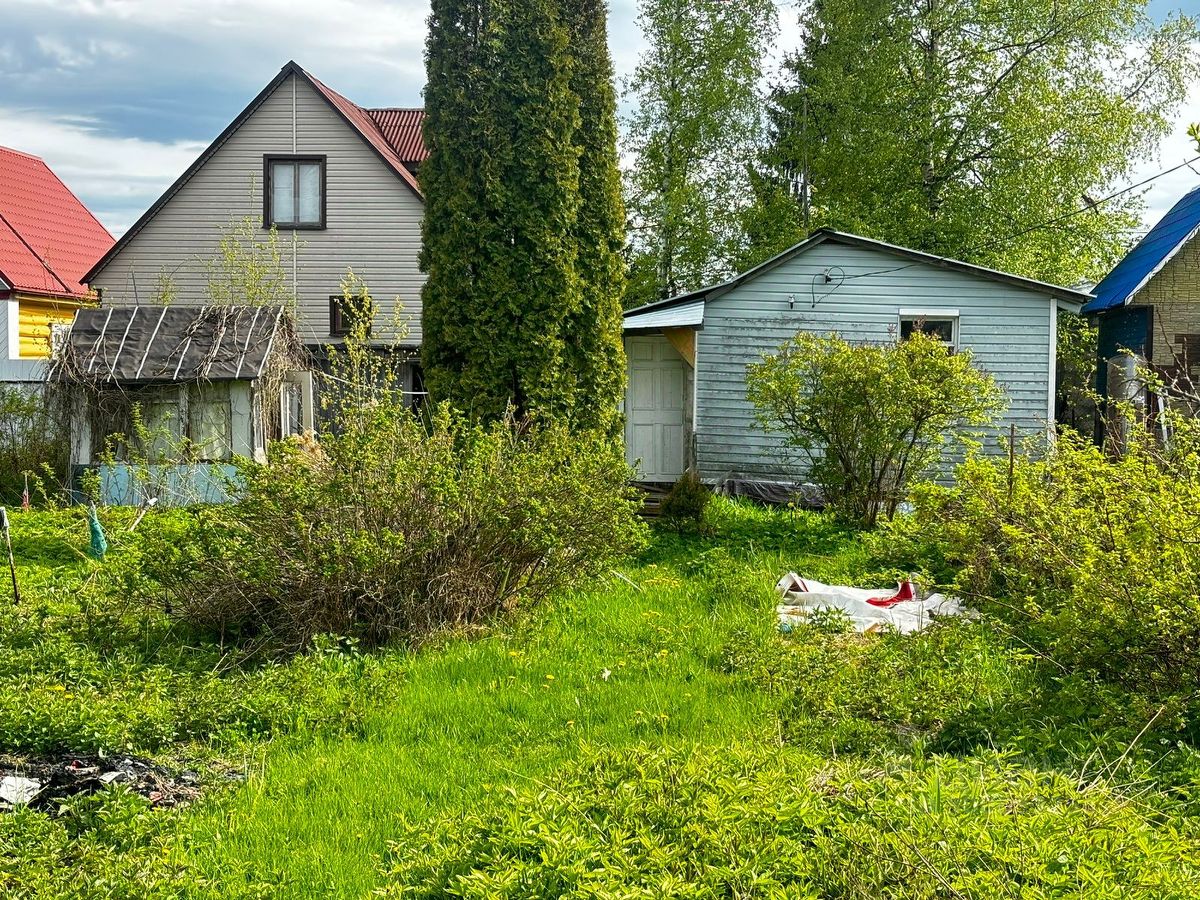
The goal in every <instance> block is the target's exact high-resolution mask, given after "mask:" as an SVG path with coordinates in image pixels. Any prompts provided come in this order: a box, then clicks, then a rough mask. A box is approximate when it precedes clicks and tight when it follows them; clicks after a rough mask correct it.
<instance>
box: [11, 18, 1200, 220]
mask: <svg viewBox="0 0 1200 900" xmlns="http://www.w3.org/2000/svg"><path fill="white" fill-rule="evenodd" d="M779 2H780V5H781V7H782V15H781V18H782V25H783V28H782V35H781V42H780V43H781V45H782V47H784V48H786V47H788V46H789V44H790V43H794V41H795V35H796V28H795V26H794V24H793V20H794V17H795V13H794V8H793V7H791V6H790V5H789V0H779ZM610 3H611V12H610V25H609V31H610V36H611V46H612V51H613V57H614V60H615V63H616V66H617V71H618V74H619V75H620V74H625V73H628V72H629V71H630V70H631V69H632V68H633V65H634V63H635V61H636V59H637V54H638V52H639V50H640V48H641V38H640V35H639V33H638V30H637V26H636V25H635V22H634V19H635V6H636V0H610ZM1150 8H1151V12H1152V14H1154V15H1155V16H1156V17H1158V18H1162V17H1163V16H1165V15H1166V14H1167V13H1169V12H1170V11H1171V10H1173V9H1176V8H1183V9H1184V10H1185V11H1187V12H1190V13H1193V14H1200V0H1174V2H1171V0H1153V2H1151V4H1150ZM427 12H428V0H391V2H388V0H0V144H3V145H5V146H9V147H15V148H17V149H20V150H24V151H26V152H29V153H34V154H36V155H38V156H41V157H43V158H44V159H46V161H47V162H48V163H49V164H50V165H51V167H52V168H54V170H55V171H56V172H58V174H59V176H60V177H62V178H63V180H64V181H66V182H67V184H68V185H69V186H70V187H71V188H73V189H74V190H75V191H76V192H77V193H78V194H79V195H80V196H81V197H82V199H83V200H84V202H85V203H87V204H88V206H89V207H91V209H92V210H93V211H94V212H95V213H96V214H97V215H98V216H99V218H100V219H101V221H103V222H104V223H105V224H106V225H107V226H108V227H109V228H110V229H111V230H112V231H113V232H114V233H117V234H119V233H121V232H122V231H123V230H124V229H125V228H126V227H128V225H129V224H130V223H131V222H132V221H133V220H134V219H136V218H137V217H138V215H140V214H141V212H142V211H143V210H144V209H146V207H148V206H149V205H150V203H151V202H153V200H154V199H155V198H156V197H158V195H159V194H160V193H161V192H162V190H163V189H164V188H165V187H166V186H167V185H168V184H170V183H171V182H172V181H173V180H174V179H175V178H176V177H177V176H178V175H179V174H180V172H182V171H183V170H184V169H185V168H186V167H187V166H188V164H189V163H190V162H191V161H192V160H194V159H195V157H196V156H197V154H199V153H200V151H201V150H202V149H203V148H204V147H205V146H207V144H208V143H209V142H210V141H211V140H212V139H213V138H214V137H215V136H216V135H217V134H218V133H219V132H220V131H221V130H222V129H223V128H224V127H225V126H226V125H227V124H228V123H229V121H230V120H231V119H232V118H233V117H234V116H235V115H236V114H237V113H238V112H239V111H240V110H241V109H242V107H244V106H245V104H246V103H247V102H248V101H249V100H250V99H251V98H252V97H253V96H254V95H255V94H256V93H258V91H259V90H260V89H261V88H262V86H263V85H264V84H266V83H267V82H268V81H269V80H270V79H271V78H272V76H274V74H275V73H276V72H277V71H278V70H279V68H280V66H282V65H283V64H284V63H285V62H287V61H288V60H289V59H295V60H296V61H297V62H298V63H300V64H301V65H302V66H304V67H305V68H307V69H309V70H310V71H312V72H313V73H314V74H316V75H317V76H318V77H320V78H321V79H322V80H323V81H325V82H326V83H327V84H329V85H330V86H331V87H334V88H335V89H337V90H339V91H341V92H342V93H344V94H346V95H347V96H348V97H350V98H351V99H353V100H355V101H356V102H358V103H360V104H362V105H364V106H416V105H419V104H420V102H421V86H422V84H423V81H424V68H423V62H422V57H421V54H422V47H423V43H424V37H425V16H426V14H427ZM1197 120H1200V84H1198V85H1197V86H1196V87H1195V88H1194V89H1193V90H1192V92H1191V95H1190V96H1189V98H1188V104H1187V107H1186V108H1185V109H1184V111H1183V112H1182V114H1181V116H1180V122H1181V125H1180V128H1179V129H1178V130H1177V132H1176V133H1175V134H1173V135H1172V136H1171V137H1170V138H1169V139H1168V140H1167V141H1165V142H1164V143H1163V146H1162V148H1161V151H1160V153H1159V156H1158V158H1157V159H1154V160H1151V161H1149V162H1148V163H1147V164H1146V165H1145V166H1144V167H1143V169H1142V177H1145V176H1148V175H1152V174H1154V173H1156V172H1158V171H1161V170H1162V169H1165V168H1168V167H1170V166H1172V165H1175V164H1177V163H1180V162H1182V161H1183V160H1185V159H1187V158H1189V157H1190V156H1192V155H1195V154H1194V152H1193V151H1192V149H1191V146H1190V142H1189V141H1188V140H1187V138H1186V135H1185V134H1184V128H1185V127H1186V125H1185V123H1186V122H1188V121H1197ZM1198 168H1200V165H1198ZM1135 180H1137V179H1135ZM1197 183H1200V174H1197V173H1196V172H1193V171H1191V170H1190V169H1187V168H1185V169H1183V170H1181V171H1180V172H1178V173H1176V174H1174V175H1172V176H1168V177H1164V178H1162V179H1159V180H1158V181H1157V182H1155V183H1154V185H1153V187H1152V188H1150V190H1149V191H1148V192H1147V194H1146V198H1147V203H1148V205H1149V211H1148V214H1147V218H1148V219H1150V220H1154V219H1155V218H1157V216H1158V215H1161V213H1162V212H1163V211H1165V209H1166V207H1169V206H1170V204H1171V203H1172V202H1173V200H1174V199H1175V198H1177V197H1178V196H1179V195H1180V194H1181V193H1183V192H1184V191H1185V190H1187V189H1188V188H1190V187H1192V186H1194V185H1195V184H1197Z"/></svg>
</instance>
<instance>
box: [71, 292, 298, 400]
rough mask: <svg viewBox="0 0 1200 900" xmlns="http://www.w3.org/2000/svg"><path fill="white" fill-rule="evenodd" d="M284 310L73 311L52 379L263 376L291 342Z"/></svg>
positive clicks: (145, 381) (175, 308) (188, 379)
mask: <svg viewBox="0 0 1200 900" xmlns="http://www.w3.org/2000/svg"><path fill="white" fill-rule="evenodd" d="M293 338H294V332H292V331H291V320H290V319H289V318H288V317H287V315H286V314H285V312H284V310H283V307H279V306H276V307H266V306H110V307H102V308H85V309H81V310H79V312H77V313H76V314H75V321H74V323H72V325H71V330H70V331H69V332H68V333H67V342H66V346H64V347H63V350H62V351H61V353H60V354H59V356H58V358H57V359H56V360H55V363H54V368H53V370H52V371H51V378H54V379H58V380H75V379H87V380H94V381H96V382H100V383H103V382H119V383H122V384H153V383H163V382H191V381H237V380H244V379H254V378H259V377H261V376H262V374H263V372H264V370H265V369H266V367H267V364H268V363H269V362H270V361H271V358H272V353H274V352H278V351H284V352H286V351H288V350H289V349H291V345H292V344H293V343H294V340H293Z"/></svg>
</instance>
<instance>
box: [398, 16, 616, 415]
mask: <svg viewBox="0 0 1200 900" xmlns="http://www.w3.org/2000/svg"><path fill="white" fill-rule="evenodd" d="M603 29H604V22H603V8H602V7H596V6H590V5H588V4H585V3H583V2H581V0H572V3H571V4H570V5H567V4H565V3H563V2H561V0H500V2H492V3H484V2H480V0H436V2H434V4H433V10H432V13H431V16H430V35H429V43H428V48H427V53H426V59H427V66H428V75H429V82H428V86H427V88H426V111H427V118H426V125H425V129H426V131H425V136H426V140H427V142H428V144H429V146H430V158H429V159H428V161H427V162H426V163H425V165H424V166H423V168H422V172H421V181H422V187H423V189H424V192H425V195H426V212H425V220H424V248H423V251H422V267H423V268H424V270H425V271H426V272H428V275H429V278H428V281H427V283H426V286H425V289H424V293H423V300H424V307H423V313H422V316H423V318H422V324H423V328H424V336H423V347H422V361H423V363H424V367H425V378H426V384H427V386H428V388H429V390H430V392H431V393H432V394H433V395H434V397H436V398H438V399H445V400H449V401H450V402H452V403H453V404H454V405H455V406H457V407H459V408H461V409H463V410H464V411H466V412H468V413H469V414H470V415H472V416H474V417H476V418H484V419H488V418H490V419H496V418H499V417H501V416H503V415H504V414H505V411H506V409H508V408H509V407H512V408H513V409H514V410H515V411H516V413H517V415H520V416H524V415H527V414H531V415H535V416H540V417H543V418H552V419H557V420H562V421H566V422H568V423H571V424H572V425H577V426H579V427H588V426H591V425H595V424H611V423H612V422H614V421H615V418H616V406H617V402H618V399H619V391H620V386H621V378H622V377H623V376H622V367H623V361H622V357H621V349H620V344H619V341H620V330H619V328H620V326H619V303H620V301H619V296H620V289H621V282H622V278H623V272H622V270H621V268H620V265H619V260H616V259H614V258H613V256H614V255H613V251H612V247H613V246H614V245H617V246H619V243H620V225H619V222H620V213H619V210H620V206H619V203H620V200H619V197H618V196H617V195H616V193H615V192H614V191H612V190H611V189H610V182H611V180H612V179H613V177H614V176H613V174H612V173H611V172H610V171H608V169H609V168H610V167H612V166H614V164H615V143H614V141H615V129H614V128H612V126H611V122H610V121H607V120H606V117H607V119H611V117H612V115H613V113H612V106H613V100H612V88H611V83H610V82H609V81H608V79H609V78H610V77H611V76H610V74H609V73H610V71H611V63H610V62H609V60H608V56H607V46H606V45H605V43H604V41H603ZM606 84H607V93H606ZM584 116H586V118H584ZM585 199H586V201H587V208H586V209H585V206H584V201H585Z"/></svg>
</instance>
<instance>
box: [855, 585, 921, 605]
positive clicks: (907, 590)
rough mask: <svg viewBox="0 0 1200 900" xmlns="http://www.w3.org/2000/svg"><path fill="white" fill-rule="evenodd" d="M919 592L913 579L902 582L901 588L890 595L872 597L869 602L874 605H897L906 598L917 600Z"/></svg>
mask: <svg viewBox="0 0 1200 900" xmlns="http://www.w3.org/2000/svg"><path fill="white" fill-rule="evenodd" d="M916 599H917V592H916V591H915V590H914V589H913V583H912V582H911V581H902V582H900V587H899V590H897V591H896V593H895V594H893V595H892V596H890V597H872V598H871V599H869V600H868V601H867V602H868V603H870V604H871V605H872V606H882V607H885V608H886V607H889V606H895V605H896V604H897V603H903V602H904V601H905V600H916Z"/></svg>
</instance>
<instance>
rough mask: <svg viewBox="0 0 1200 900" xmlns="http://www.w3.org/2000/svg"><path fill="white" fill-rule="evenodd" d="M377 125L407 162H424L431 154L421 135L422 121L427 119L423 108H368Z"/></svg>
mask: <svg viewBox="0 0 1200 900" xmlns="http://www.w3.org/2000/svg"><path fill="white" fill-rule="evenodd" d="M367 115H369V116H370V117H371V119H372V121H374V122H375V125H376V126H377V127H378V128H379V130H380V132H382V134H383V139H384V140H385V141H387V142H388V143H389V144H390V145H391V146H392V149H393V150H395V151H396V155H397V156H399V157H400V158H401V159H402V160H404V161H405V162H406V163H423V162H424V161H425V160H426V159H427V158H428V156H429V151H428V150H427V149H425V139H424V137H422V135H421V123H422V122H424V121H425V110H423V109H398V108H395V107H389V108H386V109H368V110H367Z"/></svg>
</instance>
